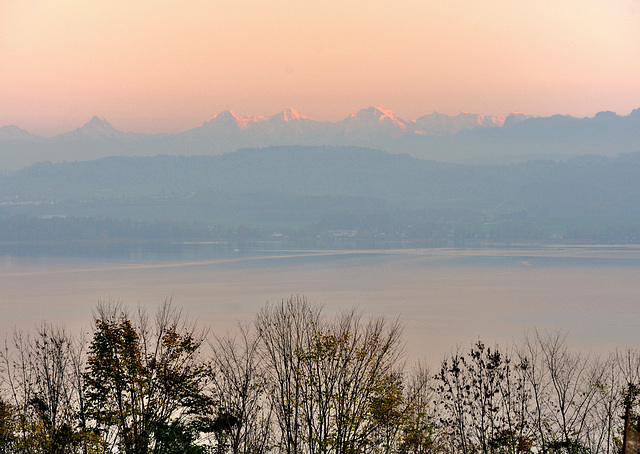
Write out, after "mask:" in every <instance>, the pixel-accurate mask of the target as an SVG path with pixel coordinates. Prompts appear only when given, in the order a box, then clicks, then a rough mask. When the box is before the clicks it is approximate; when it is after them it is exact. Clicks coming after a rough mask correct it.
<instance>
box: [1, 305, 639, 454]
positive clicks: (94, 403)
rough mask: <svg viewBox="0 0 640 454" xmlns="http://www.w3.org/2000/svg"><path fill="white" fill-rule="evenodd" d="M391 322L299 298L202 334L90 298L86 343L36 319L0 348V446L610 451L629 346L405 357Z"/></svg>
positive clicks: (553, 344)
mask: <svg viewBox="0 0 640 454" xmlns="http://www.w3.org/2000/svg"><path fill="white" fill-rule="evenodd" d="M402 342H403V340H402V325H401V323H400V322H399V321H398V320H390V319H387V318H384V317H381V318H372V319H365V318H364V317H363V315H362V314H361V313H360V312H358V311H355V310H348V311H344V312H341V313H339V314H337V315H334V316H327V315H325V314H324V313H323V311H322V309H321V308H320V307H317V306H313V305H311V304H309V303H308V302H307V301H306V300H305V299H304V298H302V297H292V298H289V299H286V300H283V301H281V302H280V303H277V304H271V305H269V304H268V305H266V306H265V307H264V308H263V309H262V310H261V311H260V312H259V313H258V314H257V316H256V318H255V321H254V322H253V323H252V324H249V325H242V326H239V327H238V329H237V330H236V331H235V332H234V333H228V334H227V335H225V336H216V335H210V334H209V333H208V332H206V331H203V330H200V329H198V328H197V327H196V325H195V324H194V323H192V322H190V321H189V320H188V319H187V318H186V317H185V316H184V315H183V314H182V313H181V312H180V311H179V310H178V309H176V308H175V307H174V306H173V305H172V304H171V302H170V301H167V302H165V303H164V304H163V305H161V306H160V308H159V309H158V311H157V313H156V314H154V315H153V316H152V315H150V314H148V313H147V312H146V311H144V310H143V309H142V308H139V309H138V310H137V311H135V312H130V311H129V310H128V309H127V308H126V307H124V306H123V305H122V304H119V303H113V302H112V303H104V304H99V306H98V308H97V310H96V312H95V314H94V320H93V330H92V334H91V337H90V338H83V337H82V336H73V335H71V334H69V333H68V332H66V331H65V330H64V329H62V328H58V327H55V326H52V325H50V324H48V323H42V324H40V325H39V326H38V327H37V329H36V330H35V331H34V332H33V333H26V332H21V331H15V332H14V333H13V334H12V335H8V336H7V337H6V339H5V343H4V348H3V349H2V351H1V352H0V380H1V382H0V383H1V388H0V392H1V394H0V453H51V454H53V453H82V454H89V453H116V452H117V453H126V454H160V453H162V454H173V453H189V454H204V453H234V454H239V453H256V454H261V453H264V454H268V453H286V454H298V453H309V454H322V453H336V454H355V453H362V454H369V453H371V454H377V453H398V454H400V453H406V454H409V453H414V454H419V453H420V454H422V453H443V454H444V453H455V454H458V453H459V454H476V453H478V454H507V453H510V454H511V453H513V454H518V453H566V454H573V453H576V454H582V453H584V454H591V453H593V454H596V453H604V454H614V453H618V452H619V451H620V441H621V437H622V433H621V430H622V424H623V423H622V420H621V419H620V415H622V414H623V413H624V408H625V406H626V405H627V404H628V405H630V406H631V407H632V409H633V410H634V413H633V414H634V416H635V415H636V411H637V409H638V400H639V399H638V395H639V394H640V391H639V390H640V352H638V351H635V350H631V349H627V350H624V351H618V352H615V353H613V354H611V355H610V357H608V358H605V359H600V358H594V357H591V356H587V355H584V354H582V353H580V352H575V351H572V350H570V349H569V348H568V347H567V344H566V339H565V338H564V337H563V336H562V335H558V334H553V335H542V334H539V333H535V334H534V335H531V336H528V337H525V339H524V340H523V341H522V342H521V343H520V344H518V345H512V346H508V347H503V346H502V347H501V346H494V347H489V346H487V345H485V344H484V343H483V342H482V341H477V342H476V343H475V344H474V345H473V347H472V348H471V349H470V350H469V351H466V352H464V351H461V350H457V351H454V352H452V353H451V354H450V355H449V356H447V357H446V358H445V359H444V360H443V361H442V363H441V365H440V367H439V369H438V370H437V371H436V372H435V373H434V372H431V371H430V370H429V368H427V367H426V366H424V365H422V364H417V365H415V366H413V367H407V365H406V362H405V361H404V359H403V350H402V345H403V344H402Z"/></svg>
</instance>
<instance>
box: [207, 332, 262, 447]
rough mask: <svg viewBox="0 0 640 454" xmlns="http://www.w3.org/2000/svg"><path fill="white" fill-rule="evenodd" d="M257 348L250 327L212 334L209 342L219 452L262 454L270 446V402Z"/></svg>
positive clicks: (257, 344)
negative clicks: (230, 333) (218, 335)
mask: <svg viewBox="0 0 640 454" xmlns="http://www.w3.org/2000/svg"><path fill="white" fill-rule="evenodd" d="M258 347H259V343H258V338H257V337H256V336H255V334H254V333H253V332H252V331H251V327H249V326H239V329H238V334H237V335H236V336H231V335H227V336H226V337H217V336H215V337H214V340H213V342H212V343H211V348H212V358H213V360H212V362H213V364H212V369H213V376H212V378H213V380H212V385H211V386H212V388H213V390H214V391H213V395H214V398H215V400H216V407H217V412H218V415H217V419H216V421H217V422H218V424H217V425H216V427H215V429H216V431H215V433H216V435H217V436H216V442H217V445H218V451H219V452H223V451H228V452H231V453H233V454H241V453H242V454H245V453H252V454H261V453H265V452H267V450H268V448H269V443H270V442H271V405H270V404H269V402H268V399H267V395H266V392H267V382H266V380H265V371H264V362H263V361H262V359H261V357H260V352H259V349H258ZM227 445H228V446H227ZM225 448H226V449H225Z"/></svg>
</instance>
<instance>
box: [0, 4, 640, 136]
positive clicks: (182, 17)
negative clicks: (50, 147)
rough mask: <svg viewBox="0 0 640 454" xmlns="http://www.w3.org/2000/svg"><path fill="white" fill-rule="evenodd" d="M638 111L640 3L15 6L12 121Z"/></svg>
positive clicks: (4, 28)
mask: <svg viewBox="0 0 640 454" xmlns="http://www.w3.org/2000/svg"><path fill="white" fill-rule="evenodd" d="M372 105H384V106H386V107H388V108H390V109H392V110H393V111H394V112H396V114H398V115H399V116H400V117H401V118H404V119H414V118H417V117H419V116H421V115H424V114H427V113H431V112H434V111H436V112H441V113H446V114H450V115H454V114H457V113H459V112H461V111H468V112H473V113H479V114H484V115H487V114H498V115H503V114H506V113H509V112H513V111H519V112H525V113H528V114H531V115H536V116H548V115H553V114H565V115H573V116H577V117H584V116H593V115H595V113H597V112H598V111H602V110H611V111H614V112H617V113H618V114H620V115H627V114H628V113H629V112H630V111H631V110H633V109H635V108H638V107H640V0H517V1H514V0H441V1H432V0H394V1H389V0H384V1H381V0H366V1H364V0H323V1H321V2H318V1H310V0H295V1H293V0H242V1H239V0H207V1H204V0H189V1H187V2H178V1H175V0H136V1H131V0H127V1H124V0H110V1H87V0H0V126H3V125H17V126H20V127H21V128H24V129H26V130H27V131H29V132H31V133H33V134H39V135H44V136H52V135H55V134H59V133H61V132H66V131H69V130H72V129H75V128H77V127H79V126H81V125H82V124H84V123H86V122H87V121H89V119H90V118H91V117H92V116H93V115H97V116H100V117H102V118H105V119H107V120H108V121H109V122H110V123H111V124H112V125H113V126H114V127H116V128H117V129H119V130H122V131H135V132H149V133H152V132H179V131H184V130H186V129H189V128H193V127H196V126H199V125H201V124H202V123H203V122H204V121H207V120H210V119H211V118H213V116H215V115H216V114H217V113H218V112H221V111H223V110H227V109H231V110H234V111H236V112H238V113H240V114H245V115H248V114H252V115H273V114H275V113H277V112H280V111H282V110H283V108H284V107H286V106H291V107H293V108H296V109H297V110H299V111H300V112H301V113H303V114H305V115H308V116H310V117H311V118H313V119H315V120H318V121H339V120H342V119H343V118H345V117H347V116H348V115H350V114H352V113H354V112H356V111H358V110H360V109H363V108H366V107H369V106H372Z"/></svg>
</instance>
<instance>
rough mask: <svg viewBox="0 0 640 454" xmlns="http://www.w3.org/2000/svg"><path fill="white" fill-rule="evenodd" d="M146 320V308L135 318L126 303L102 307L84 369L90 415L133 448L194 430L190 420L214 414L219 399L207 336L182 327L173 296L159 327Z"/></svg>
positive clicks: (138, 453) (122, 445)
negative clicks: (212, 392)
mask: <svg viewBox="0 0 640 454" xmlns="http://www.w3.org/2000/svg"><path fill="white" fill-rule="evenodd" d="M146 320H147V319H146V315H145V314H144V313H140V314H139V317H138V322H139V323H138V326H134V324H133V322H132V320H131V319H130V318H129V316H128V315H127V314H126V313H125V312H123V311H121V310H120V307H119V306H114V307H102V308H100V316H99V317H97V318H96V320H95V332H94V336H93V340H92V342H91V345H90V348H89V355H88V360H87V372H86V373H85V376H84V379H85V394H86V399H87V406H86V411H87V416H88V417H89V418H90V419H91V420H92V421H94V423H95V424H96V426H97V427H98V428H99V429H101V430H102V431H103V433H104V434H105V437H106V438H109V437H111V438H112V439H113V442H114V443H115V444H117V446H119V449H121V450H122V451H123V452H125V453H127V454H134V453H135V454H145V453H148V452H152V451H151V449H152V447H153V446H154V445H155V444H156V443H157V442H158V436H159V434H160V436H164V435H166V431H167V430H170V429H171V430H174V431H175V430H178V429H181V430H182V429H184V428H186V429H185V430H186V432H185V430H182V432H180V433H183V434H185V437H187V438H188V435H189V434H191V433H192V432H190V430H191V426H189V423H193V424H195V423H196V422H197V420H198V419H199V418H206V417H207V414H208V412H209V408H210V404H211V402H210V400H209V399H208V398H207V397H206V395H205V394H204V392H203V389H204V387H205V386H206V381H207V375H206V367H205V365H204V363H203V362H202V361H201V360H200V358H199V356H198V353H199V350H200V347H201V344H202V340H201V339H198V338H196V337H194V335H193V334H192V333H191V332H189V331H180V330H179V327H178V323H179V322H180V316H179V314H178V315H176V313H175V311H173V310H172V308H171V305H170V303H168V302H167V303H165V305H164V306H162V307H161V308H160V310H159V313H158V316H157V319H156V324H155V326H154V327H151V326H148V324H147V323H146ZM175 421H177V422H180V423H181V424H182V425H173V426H172V423H174V422H175ZM183 421H188V423H184V424H183ZM172 428H173V429H172ZM187 429H188V430H187ZM159 430H160V432H158V431H159ZM185 437H182V439H186V438H185ZM165 439H166V437H165Z"/></svg>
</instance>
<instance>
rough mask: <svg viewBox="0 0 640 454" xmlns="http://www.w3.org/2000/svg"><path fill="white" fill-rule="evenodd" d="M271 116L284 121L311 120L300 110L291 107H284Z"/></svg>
mask: <svg viewBox="0 0 640 454" xmlns="http://www.w3.org/2000/svg"><path fill="white" fill-rule="evenodd" d="M271 118H272V119H274V120H280V121H285V122H288V121H294V120H311V118H309V117H307V116H306V115H302V114H301V113H300V112H298V111H297V110H296V109H293V108H292V107H285V108H284V110H283V111H282V112H280V113H279V114H276V115H274V116H273V117H271Z"/></svg>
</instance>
